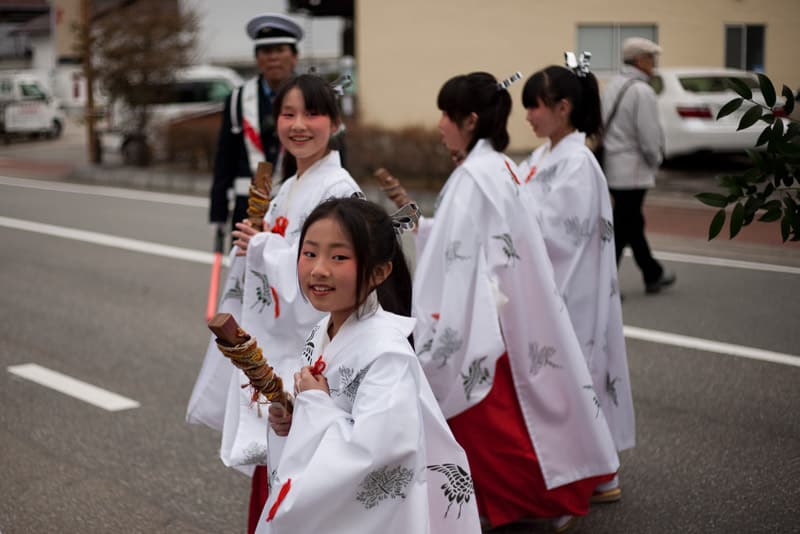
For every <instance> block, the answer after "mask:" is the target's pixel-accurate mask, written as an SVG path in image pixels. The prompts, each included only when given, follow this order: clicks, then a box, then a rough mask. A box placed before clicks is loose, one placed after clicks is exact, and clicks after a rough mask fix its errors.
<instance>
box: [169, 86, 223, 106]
mask: <svg viewBox="0 0 800 534" xmlns="http://www.w3.org/2000/svg"><path fill="white" fill-rule="evenodd" d="M232 90H233V87H232V86H231V84H229V83H228V82H226V81H223V80H202V81H179V82H175V83H173V84H170V85H168V86H166V87H164V88H163V89H162V90H161V91H159V93H160V98H159V103H161V104H194V103H197V102H223V101H224V100H225V98H226V97H227V96H228V95H229V94H230V93H231V91H232Z"/></svg>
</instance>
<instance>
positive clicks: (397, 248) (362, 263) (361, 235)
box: [297, 198, 411, 317]
mask: <svg viewBox="0 0 800 534" xmlns="http://www.w3.org/2000/svg"><path fill="white" fill-rule="evenodd" d="M327 218H331V219H333V220H335V221H336V222H338V223H339V224H340V225H341V227H342V230H343V231H344V233H345V234H346V235H347V236H348V237H349V238H350V242H351V243H352V244H353V251H354V252H355V256H356V265H357V274H356V295H357V302H356V310H358V309H359V308H360V306H361V305H362V304H363V303H364V301H365V300H366V298H367V296H368V294H369V293H370V291H369V290H371V289H376V291H377V294H378V302H380V304H381V306H383V309H385V310H386V311H389V312H392V313H396V314H398V315H405V316H406V317H410V316H411V273H410V271H409V269H408V264H407V263H406V258H405V255H404V254H403V249H402V246H401V244H400V240H399V239H398V238H397V235H396V234H395V231H394V226H393V224H392V219H391V217H390V216H389V214H387V213H386V210H384V209H383V208H382V207H381V206H379V205H378V204H375V203H373V202H369V201H367V200H362V199H359V198H332V199H329V200H326V201H325V202H322V203H321V204H319V205H318V206H317V207H316V208H314V210H313V211H312V212H311V213H310V214H309V215H308V217H307V218H306V220H305V222H304V223H303V229H302V230H301V232H300V240H299V243H300V247H299V248H298V252H297V259H298V261H299V260H300V254H301V251H302V247H303V240H304V239H305V236H306V232H307V231H308V228H309V227H310V226H311V225H312V224H314V223H315V222H317V221H319V220H321V219H327ZM386 262H392V272H391V273H390V274H389V276H388V277H387V278H386V280H384V281H383V283H381V284H380V285H379V286H378V287H377V288H367V287H366V285H367V284H368V283H369V280H370V278H371V276H372V274H373V273H374V272H375V269H376V268H377V267H378V266H379V265H381V264H383V263H386Z"/></svg>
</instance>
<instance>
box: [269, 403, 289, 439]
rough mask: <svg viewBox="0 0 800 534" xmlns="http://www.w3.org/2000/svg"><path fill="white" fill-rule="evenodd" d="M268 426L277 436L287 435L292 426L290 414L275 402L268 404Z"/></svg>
mask: <svg viewBox="0 0 800 534" xmlns="http://www.w3.org/2000/svg"><path fill="white" fill-rule="evenodd" d="M267 420H268V421H269V426H271V427H272V430H274V431H275V433H276V434H277V435H279V436H288V435H289V429H290V428H291V427H292V414H291V413H290V412H289V411H288V410H286V408H284V407H283V406H281V405H280V404H279V403H277V402H273V403H272V404H270V405H269V416H268V417H267Z"/></svg>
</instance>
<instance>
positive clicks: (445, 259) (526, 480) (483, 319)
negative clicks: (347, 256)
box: [413, 73, 619, 529]
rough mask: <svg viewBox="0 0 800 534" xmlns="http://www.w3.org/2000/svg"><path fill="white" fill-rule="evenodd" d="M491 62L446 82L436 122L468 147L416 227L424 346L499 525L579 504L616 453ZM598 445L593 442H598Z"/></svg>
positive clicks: (419, 347) (580, 508)
mask: <svg viewBox="0 0 800 534" xmlns="http://www.w3.org/2000/svg"><path fill="white" fill-rule="evenodd" d="M502 85H504V84H500V85H499V84H498V83H497V80H496V79H495V78H494V77H493V76H492V75H490V74H487V73H472V74H469V75H464V76H456V77H455V78H452V79H450V80H449V81H447V82H446V83H445V84H444V86H443V87H442V89H441V90H440V92H439V96H438V107H439V109H440V110H441V111H442V117H441V120H440V121H439V129H440V131H441V133H442V137H443V139H444V142H445V144H446V145H447V147H448V148H449V149H450V150H451V151H453V152H460V153H464V154H466V157H465V158H464V159H463V161H462V162H461V164H460V165H459V166H458V167H457V168H456V169H455V171H454V172H453V174H451V175H450V177H449V178H448V180H447V183H446V184H445V186H444V188H443V190H442V192H441V193H440V196H439V203H438V208H437V211H436V214H435V218H434V220H433V221H432V223H431V222H428V223H426V225H425V228H423V227H422V225H421V228H420V235H419V238H418V242H417V245H418V251H417V258H418V263H417V268H416V274H415V278H414V305H413V315H414V317H415V318H416V319H417V326H416V328H415V330H414V340H415V346H416V351H417V355H418V356H419V358H420V361H421V363H422V366H423V369H424V370H425V373H426V375H427V377H428V380H429V381H430V383H431V387H432V389H433V391H434V393H435V395H436V398H437V400H438V401H439V403H440V406H441V407H442V411H443V412H444V415H445V416H446V417H447V418H448V422H449V423H450V427H451V429H452V430H453V434H454V435H455V437H456V440H457V441H458V442H459V444H461V446H462V447H464V450H465V451H466V453H467V457H468V458H469V462H470V467H471V469H472V476H473V479H474V482H475V493H476V497H477V499H478V507H479V510H480V513H481V515H482V516H484V517H485V518H486V520H487V521H488V523H489V524H490V525H491V526H498V525H503V524H506V523H511V522H514V521H517V520H519V519H522V518H525V517H540V518H552V519H553V520H554V523H555V526H556V527H557V528H559V529H561V528H565V527H567V526H569V525H570V524H571V523H572V522H573V521H574V517H573V516H574V515H581V514H585V513H586V512H587V511H588V507H589V498H590V496H591V495H592V492H593V490H594V488H595V487H596V486H597V484H598V483H601V482H605V481H607V480H609V479H611V478H613V476H614V473H615V472H616V470H617V468H618V466H619V460H618V458H617V454H616V450H615V449H614V444H613V442H612V440H611V436H610V434H609V431H608V425H607V423H606V421H605V417H604V415H603V413H602V411H601V410H600V408H599V405H598V404H597V394H596V392H595V390H594V387H593V385H592V380H591V376H590V375H589V371H588V369H587V367H586V363H585V361H584V359H583V354H582V352H581V348H580V346H579V344H578V340H577V337H576V336H575V332H574V330H573V328H572V324H571V323H570V320H569V315H568V314H567V311H566V309H565V306H564V303H563V301H562V299H561V295H560V293H559V292H558V290H557V286H556V283H555V279H554V277H553V272H552V266H551V265H550V262H549V260H548V258H547V251H546V249H545V246H544V242H543V240H542V236H541V234H540V233H539V230H538V228H537V224H536V222H535V220H534V219H532V218H531V217H530V216H529V214H528V211H527V210H526V209H525V207H524V205H523V203H522V200H521V198H520V195H521V192H520V188H519V185H518V184H519V175H518V171H517V168H516V166H515V165H514V163H513V162H511V161H510V160H509V159H508V158H507V157H506V156H505V155H503V153H502V152H501V151H502V150H504V149H505V147H506V146H507V144H508V133H507V131H506V124H507V121H508V115H509V113H510V111H511V97H510V96H509V94H508V92H507V91H506V90H505V89H504V88H502ZM598 444H599V445H598Z"/></svg>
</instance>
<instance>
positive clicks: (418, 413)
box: [258, 198, 480, 534]
mask: <svg viewBox="0 0 800 534" xmlns="http://www.w3.org/2000/svg"><path fill="white" fill-rule="evenodd" d="M300 240H301V243H302V244H301V247H300V250H299V255H298V257H297V273H298V277H299V284H300V287H301V288H302V290H303V292H304V293H305V295H306V296H307V297H308V299H309V301H310V302H311V304H312V305H313V306H314V308H316V309H318V310H320V311H322V312H326V313H327V314H328V315H327V317H325V318H324V319H323V320H322V321H320V322H319V323H318V324H317V326H315V327H314V329H313V330H312V331H311V335H310V336H308V340H307V342H306V348H305V350H304V351H303V357H304V359H305V364H306V365H305V366H304V367H302V369H300V371H299V372H297V373H296V374H295V375H294V378H295V390H296V393H297V396H296V399H295V408H294V412H293V414H292V415H291V416H286V415H285V414H283V413H281V412H280V411H278V410H271V411H270V423H271V425H272V427H273V429H274V430H275V431H276V432H277V433H278V434H279V435H285V434H288V437H287V440H286V444H285V446H284V448H283V452H282V455H281V458H280V461H279V463H278V466H277V471H276V473H275V477H274V479H273V480H272V484H273V486H272V488H273V490H274V491H272V492H271V494H270V499H269V501H268V502H267V506H266V507H265V510H264V514H263V515H262V519H261V521H260V522H259V530H258V532H260V533H272V532H326V533H340V534H351V533H355V532H359V533H362V532H363V533H366V532H381V533H384V534H393V533H396V534H408V533H419V534H426V533H433V532H435V533H442V534H448V533H453V534H456V533H459V534H460V533H465V534H473V533H475V534H477V533H479V532H480V523H479V520H478V513H477V508H476V506H475V499H474V496H473V492H472V480H471V478H470V474H469V467H468V465H467V460H466V456H465V455H464V451H463V450H462V449H461V447H459V446H458V444H457V443H456V442H455V439H454V438H453V435H452V434H451V432H450V430H449V429H448V427H447V423H446V422H445V419H444V417H443V416H442V413H441V411H440V410H439V407H438V405H437V403H436V399H435V398H434V396H433V393H432V391H431V389H430V386H429V385H428V383H427V381H426V380H425V376H424V374H423V372H422V369H421V368H420V365H419V362H418V360H417V358H416V356H415V354H414V351H413V349H412V348H411V345H410V344H409V342H408V336H409V334H410V333H411V330H412V329H413V325H414V320H413V319H411V318H410V317H408V312H409V308H410V304H411V302H410V301H411V279H410V275H409V271H408V267H407V266H406V261H405V258H404V256H403V252H402V249H401V244H400V241H399V236H398V235H397V234H396V232H395V229H394V225H393V222H392V220H391V219H390V217H389V216H388V215H387V214H386V212H385V211H384V210H383V209H382V208H381V207H380V206H377V205H376V204H372V203H370V202H367V201H365V200H360V199H355V198H354V199H334V200H330V201H328V202H325V203H323V204H321V205H320V206H319V207H317V209H315V210H314V211H313V212H312V213H311V215H310V216H309V218H308V219H307V220H306V222H305V224H304V226H303V230H302V233H301V237H300Z"/></svg>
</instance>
